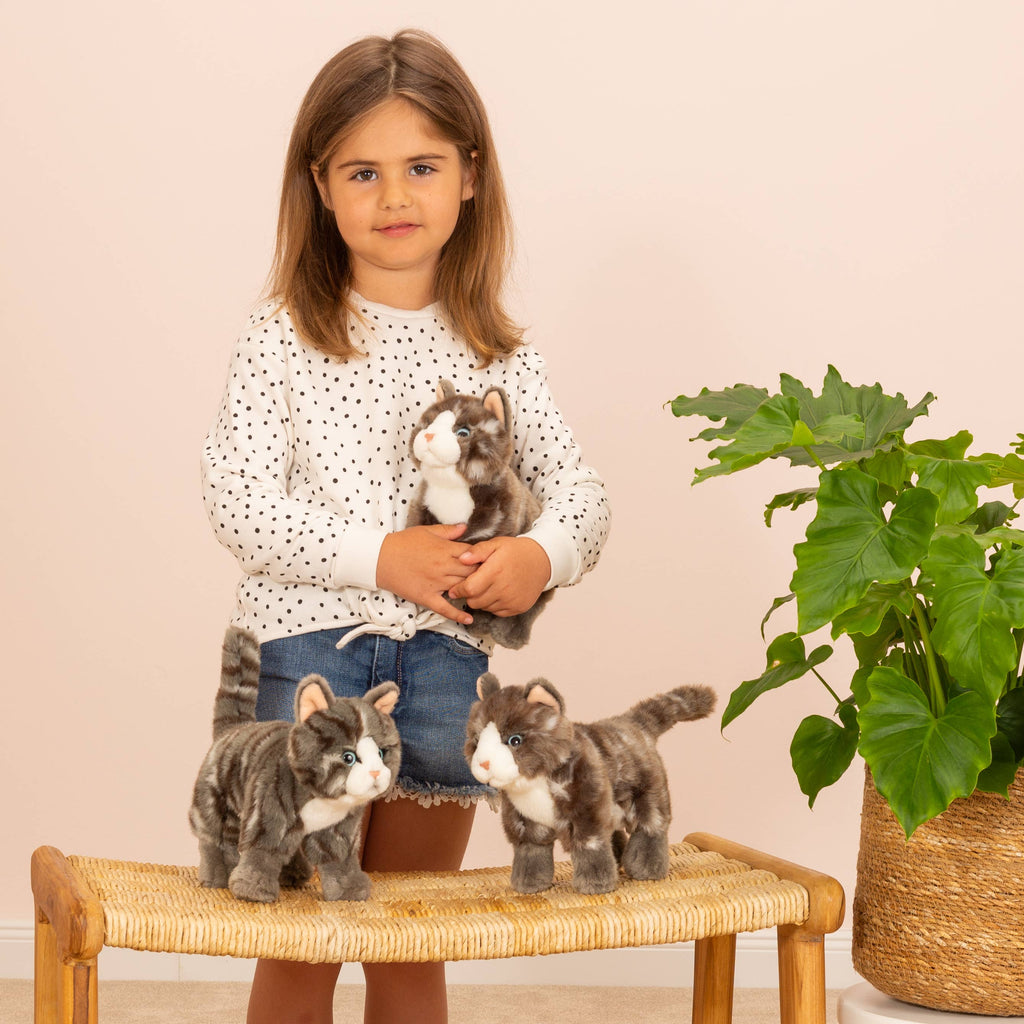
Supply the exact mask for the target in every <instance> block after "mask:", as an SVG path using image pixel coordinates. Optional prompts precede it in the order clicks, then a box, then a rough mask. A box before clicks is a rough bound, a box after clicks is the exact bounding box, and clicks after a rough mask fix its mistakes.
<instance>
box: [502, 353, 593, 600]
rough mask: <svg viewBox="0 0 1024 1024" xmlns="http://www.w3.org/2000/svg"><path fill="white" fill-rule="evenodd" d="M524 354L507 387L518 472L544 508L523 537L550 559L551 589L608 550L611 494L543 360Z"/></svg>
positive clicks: (577, 576)
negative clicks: (562, 408) (559, 401)
mask: <svg viewBox="0 0 1024 1024" xmlns="http://www.w3.org/2000/svg"><path fill="white" fill-rule="evenodd" d="M520 351H521V352H522V357H521V359H520V360H519V366H518V368H517V373H518V375H519V380H518V381H516V382H514V383H512V386H511V387H510V388H509V389H508V391H509V394H510V397H511V398H512V404H513V423H514V427H513V429H514V435H515V450H516V459H517V460H518V461H517V463H516V464H515V465H514V468H515V469H516V470H517V472H518V473H519V475H520V477H521V478H522V479H523V480H524V481H525V482H526V484H527V485H528V486H529V487H530V489H531V490H532V491H533V492H534V494H536V496H537V498H538V499H539V500H540V503H541V506H542V511H541V514H540V516H539V517H538V519H537V521H536V522H535V523H534V525H533V527H532V528H531V529H530V530H529V531H527V533H526V534H525V536H527V537H531V538H532V539H533V540H535V541H537V543H539V544H540V545H541V547H543V548H544V550H545V552H546V553H547V555H548V558H549V560H550V562H551V579H550V581H549V583H548V587H549V588H551V587H558V586H571V585H572V584H574V583H578V582H579V580H580V579H581V578H582V577H583V575H584V574H585V573H587V572H589V571H590V570H591V569H592V568H593V567H594V566H595V565H596V564H597V560H598V557H599V556H600V554H601V549H602V548H603V547H604V543H605V540H606V539H607V537H608V531H609V527H610V525H611V514H610V509H609V505H608V496H607V494H606V492H605V488H604V482H603V481H602V480H601V478H600V477H599V476H598V474H597V472H596V471H595V470H594V469H593V468H592V467H591V466H589V465H587V464H586V462H584V459H583V453H582V452H581V450H580V448H579V446H578V445H577V443H576V441H575V439H574V437H573V434H572V431H571V430H570V429H569V427H568V425H567V424H566V423H565V420H564V419H563V418H562V414H561V413H560V412H559V410H558V407H557V406H556V405H555V402H554V399H553V397H552V395H551V391H550V389H549V387H548V383H547V370H546V367H545V365H544V361H543V359H541V357H540V356H539V355H538V354H537V353H536V352H535V351H534V350H533V349H532V348H530V347H527V348H526V349H524V350H520ZM510 383H511V382H510ZM512 396H514V397H512Z"/></svg>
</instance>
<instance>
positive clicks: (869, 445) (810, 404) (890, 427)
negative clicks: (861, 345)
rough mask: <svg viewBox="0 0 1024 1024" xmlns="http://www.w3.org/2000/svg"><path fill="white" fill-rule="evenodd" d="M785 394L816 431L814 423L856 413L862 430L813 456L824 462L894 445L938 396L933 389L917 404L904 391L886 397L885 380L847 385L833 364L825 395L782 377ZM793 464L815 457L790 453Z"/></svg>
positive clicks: (861, 455) (867, 454) (824, 446)
mask: <svg viewBox="0 0 1024 1024" xmlns="http://www.w3.org/2000/svg"><path fill="white" fill-rule="evenodd" d="M781 390H782V393H783V394H784V395H789V396H792V397H794V398H796V399H797V401H798V402H799V404H800V411H799V415H800V418H801V419H802V420H803V421H804V422H805V423H806V424H807V425H808V427H810V428H811V430H812V431H814V432H815V434H817V431H816V430H815V427H816V426H817V424H819V423H821V422H822V421H823V420H826V419H830V418H834V417H842V416H852V417H855V418H856V419H857V420H858V421H859V422H860V423H861V424H862V425H863V433H861V434H859V435H853V434H850V435H849V436H847V437H845V438H837V439H834V440H835V443H832V444H822V445H820V446H818V447H816V448H815V449H814V454H815V455H816V456H817V457H818V458H819V459H820V460H821V461H822V462H823V463H825V464H826V465H831V464H833V463H835V462H846V461H852V460H858V459H863V458H868V457H870V456H871V455H873V454H874V453H875V452H877V451H880V450H881V451H886V450H888V449H890V448H892V446H893V444H894V443H895V442H896V440H897V439H898V437H899V436H902V433H903V431H905V430H906V429H907V427H909V426H910V424H911V423H913V421H914V420H915V419H917V417H918V416H921V415H925V414H927V410H928V405H929V404H930V403H931V402H933V401H934V400H935V396H934V395H933V394H931V393H930V392H929V393H928V394H926V395H925V396H924V398H922V399H921V401H920V402H918V403H917V405H915V406H914V407H913V408H910V407H908V405H907V400H906V399H905V398H904V397H903V395H902V394H900V393H899V392H897V393H896V394H895V395H887V394H885V393H884V392H883V391H882V385H881V384H877V383H876V384H873V385H870V386H868V385H861V386H859V387H854V386H853V385H851V384H847V383H846V381H844V380H843V378H842V377H841V376H840V374H839V371H838V370H837V369H836V368H835V367H834V366H829V368H828V372H827V373H826V374H825V380H824V382H823V383H822V388H821V395H820V396H815V395H813V394H812V393H811V391H810V389H809V388H806V387H805V386H804V385H803V384H802V383H801V382H800V381H799V380H797V379H796V378H795V377H790V376H788V375H786V374H783V375H782V378H781ZM786 454H787V456H788V457H789V458H790V459H791V461H792V462H793V464H794V465H810V464H811V463H812V462H813V461H814V460H813V459H812V458H811V456H810V455H809V454H808V453H807V452H806V451H803V450H799V449H798V450H795V451H793V452H787V453H786Z"/></svg>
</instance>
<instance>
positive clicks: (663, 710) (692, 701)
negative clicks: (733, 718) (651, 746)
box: [622, 686, 716, 737]
mask: <svg viewBox="0 0 1024 1024" xmlns="http://www.w3.org/2000/svg"><path fill="white" fill-rule="evenodd" d="M715 699H716V698H715V691H714V690H712V689H711V687H710V686H677V687H676V688H675V689H674V690H669V692H668V693H659V694H658V695H657V696H655V697H648V698H647V699H646V700H642V701H640V702H639V703H638V704H634V705H633V707H631V708H630V709H629V710H628V711H627V712H626V713H625V714H624V715H623V716H622V717H623V718H626V719H628V720H629V721H632V722H635V723H636V724H637V725H638V726H640V728H641V729H643V731H644V732H646V733H647V734H648V735H649V736H655V737H657V736H660V735H661V734H662V733H663V732H667V731H668V730H669V729H671V728H672V726H673V725H675V724H676V722H692V721H695V720H696V719H698V718H707V716H708V715H710V714H711V712H712V711H713V710H714V708H715Z"/></svg>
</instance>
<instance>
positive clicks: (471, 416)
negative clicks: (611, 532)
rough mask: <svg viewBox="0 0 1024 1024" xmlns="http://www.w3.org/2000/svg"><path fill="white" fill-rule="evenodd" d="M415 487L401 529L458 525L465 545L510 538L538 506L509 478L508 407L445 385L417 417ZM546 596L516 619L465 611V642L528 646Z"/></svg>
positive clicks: (490, 393)
mask: <svg viewBox="0 0 1024 1024" xmlns="http://www.w3.org/2000/svg"><path fill="white" fill-rule="evenodd" d="M410 447H411V451H412V455H413V458H414V459H415V461H416V463H417V465H418V466H419V469H420V472H421V474H422V476H423V480H422V482H421V484H420V486H419V490H418V491H417V493H416V497H415V498H414V500H413V503H412V505H411V507H410V509H409V517H408V522H407V525H409V526H423V525H427V526H429V525H431V524H433V523H445V524H449V525H451V524H454V523H465V524H466V532H465V533H464V534H463V535H462V536H461V537H460V538H459V540H460V541H463V542H465V543H467V544H475V543H476V542H477V541H481V540H490V539H491V538H492V537H517V536H519V534H521V533H525V532H526V531H527V530H529V528H530V527H531V526H532V525H533V523H534V520H535V519H536V518H537V516H539V515H540V503H539V502H538V501H537V499H536V498H535V497H534V496H533V493H532V492H531V491H530V489H529V488H528V487H527V486H526V484H524V483H523V481H522V480H520V479H519V477H518V476H516V474H515V473H514V472H513V470H512V467H511V465H510V462H511V460H512V407H511V405H510V404H509V400H508V396H507V395H506V394H505V392H504V390H503V389H502V388H498V387H493V388H488V389H487V391H486V392H484V395H483V397H482V398H477V397H475V396H472V395H460V394H456V392H455V387H454V385H453V384H452V383H451V381H447V380H442V381H441V383H440V384H438V386H437V401H436V402H435V403H434V404H433V405H432V406H430V408H428V409H427V410H426V411H425V412H424V413H423V415H422V416H421V417H420V420H419V422H418V423H417V424H416V426H415V428H414V429H413V434H412V440H411V443H410ZM552 593H553V591H550V590H546V591H544V593H542V594H541V595H540V597H539V598H538V599H537V602H536V603H535V604H534V606H533V607H532V608H530V609H528V610H527V611H525V612H523V613H522V614H521V615H512V616H507V617H500V616H497V615H492V614H490V612H485V611H481V610H479V609H476V608H474V609H470V611H471V613H472V615H473V624H472V625H471V626H469V627H467V628H468V631H469V632H470V633H471V634H473V636H480V637H484V636H486V637H490V638H491V639H492V640H493V641H494V642H495V643H496V644H500V645H501V646H502V647H510V648H513V649H517V648H520V647H522V646H523V645H524V644H525V643H527V642H528V641H529V639H530V630H531V629H532V627H533V622H534V620H535V619H536V618H537V616H538V615H539V614H540V612H541V610H542V609H543V608H544V606H545V605H546V604H547V603H548V601H549V600H550V599H551V595H552Z"/></svg>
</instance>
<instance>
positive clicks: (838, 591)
mask: <svg viewBox="0 0 1024 1024" xmlns="http://www.w3.org/2000/svg"><path fill="white" fill-rule="evenodd" d="M937 506H938V499H937V498H936V497H935V495H934V494H932V492H931V491H929V490H926V489H924V488H918V487H913V488H910V489H909V490H906V491H904V492H903V493H902V494H900V496H899V497H898V498H897V500H896V503H895V505H894V507H893V510H892V514H891V515H890V516H889V518H888V520H887V519H886V518H885V515H884V512H883V509H882V504H881V501H880V500H879V497H878V481H877V480H875V479H874V478H873V477H870V476H868V475H867V474H866V473H862V472H861V471H860V470H859V469H857V468H856V467H854V466H847V467H843V468H839V469H831V470H828V471H826V472H823V473H822V474H821V479H820V485H819V488H818V511H817V514H816V515H815V517H814V520H813V521H812V522H811V524H810V525H809V526H808V527H807V540H806V541H804V542H802V543H800V544H797V545H796V547H795V548H794V549H793V550H794V553H795V555H796V563H797V569H796V572H795V573H794V574H793V579H792V582H791V583H790V587H791V589H792V590H793V592H794V593H795V594H796V597H797V620H798V626H799V628H798V632H799V633H801V634H804V633H810V632H813V631H814V630H815V629H818V628H819V627H820V626H823V625H825V623H826V622H830V621H832V620H833V619H834V618H836V616H838V615H839V614H840V613H841V612H844V611H846V610H847V609H848V608H852V607H853V606H854V605H855V604H857V603H858V602H859V601H860V600H861V599H862V598H863V597H864V595H865V593H866V592H867V589H868V587H869V586H870V585H871V584H872V583H898V582H899V581H900V580H904V579H907V578H908V577H909V576H910V575H911V573H912V572H913V571H914V569H915V567H916V566H917V563H918V562H919V561H920V559H921V558H923V557H924V555H925V553H926V552H927V551H928V543H929V540H930V539H931V535H932V530H933V529H934V527H935V510H936V508H937Z"/></svg>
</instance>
